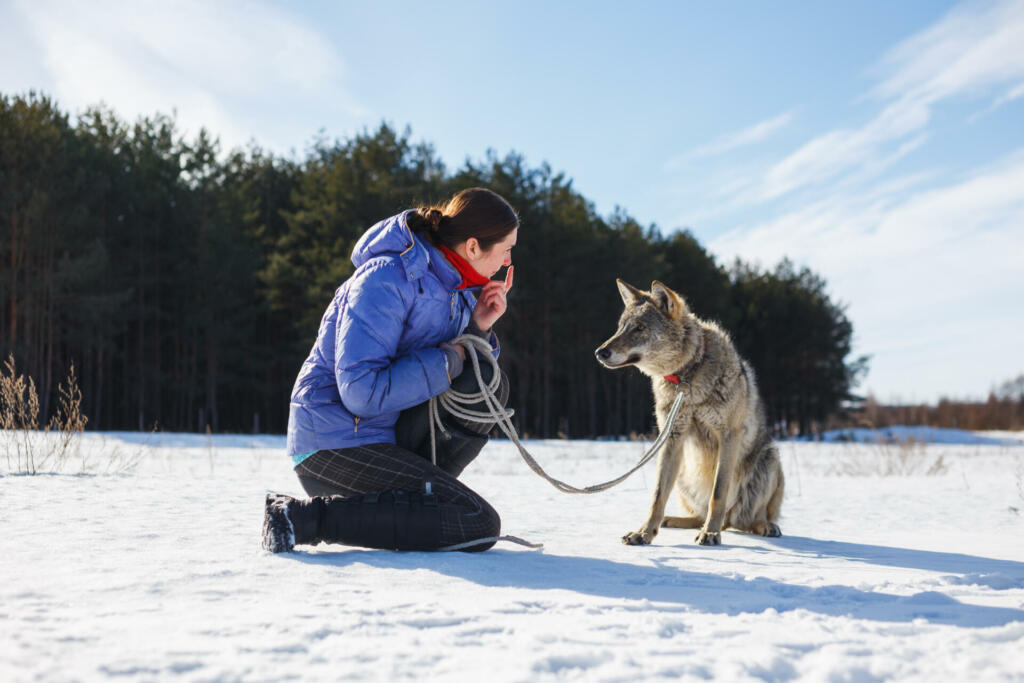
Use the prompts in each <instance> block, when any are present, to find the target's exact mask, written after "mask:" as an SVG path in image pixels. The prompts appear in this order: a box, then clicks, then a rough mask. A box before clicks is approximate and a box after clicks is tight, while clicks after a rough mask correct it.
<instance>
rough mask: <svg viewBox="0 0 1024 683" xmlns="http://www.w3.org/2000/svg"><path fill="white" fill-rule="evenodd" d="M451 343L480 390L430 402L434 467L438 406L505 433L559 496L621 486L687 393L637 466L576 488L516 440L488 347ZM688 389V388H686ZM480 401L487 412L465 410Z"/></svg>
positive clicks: (653, 450)
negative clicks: (487, 375) (483, 365)
mask: <svg viewBox="0 0 1024 683" xmlns="http://www.w3.org/2000/svg"><path fill="white" fill-rule="evenodd" d="M450 343H452V344H462V345H463V346H464V347H465V348H466V349H467V353H466V355H467V356H468V357H469V358H470V360H471V361H472V363H473V372H474V373H476V381H477V385H478V386H479V387H480V392H479V393H471V394H467V393H463V392H459V391H455V390H453V389H449V390H448V391H446V392H445V393H443V394H441V395H440V396H435V397H434V398H431V399H430V455H431V459H432V460H433V462H434V464H435V465H436V464H437V446H436V441H435V436H434V428H435V425H436V427H437V429H440V430H441V432H442V433H444V434H446V435H447V434H448V431H447V430H446V429H445V426H444V423H443V422H442V421H441V415H440V410H439V408H438V405H439V404H440V406H441V407H443V408H444V409H445V410H446V411H448V412H449V413H451V414H452V415H453V416H455V417H457V418H461V419H463V420H472V421H474V422H479V423H481V424H497V425H498V427H499V428H500V429H501V431H502V432H504V433H505V436H507V437H508V438H509V440H510V441H512V443H514V444H515V445H516V448H517V449H518V450H519V455H521V456H522V458H523V460H524V461H525V462H526V464H527V465H529V466H530V469H532V470H533V471H534V472H536V473H537V474H538V475H539V476H540V477H542V478H543V479H544V480H546V481H547V482H548V483H550V484H551V485H552V486H554V487H555V488H556V489H558V490H559V491H561V492H562V493H599V492H601V491H607V490H608V489H610V488H612V487H613V486H616V485H618V484H621V483H622V482H624V481H625V480H626V479H627V478H628V477H629V475H631V474H633V473H634V472H636V471H637V470H638V469H640V468H641V467H643V466H644V465H646V464H647V463H648V462H649V461H650V460H651V458H653V457H654V456H655V455H656V454H657V452H658V449H660V448H661V446H662V445H663V444H664V443H665V440H666V439H668V435H669V432H670V429H669V427H670V426H671V425H672V423H673V422H674V421H675V419H676V415H677V414H678V413H679V407H680V406H681V405H682V403H683V399H684V398H686V395H687V393H688V391H687V392H684V391H682V390H681V387H682V386H683V385H680V389H677V393H676V398H675V401H674V402H673V403H672V409H671V410H670V411H669V414H668V420H666V422H665V429H664V430H662V432H661V434H659V435H658V438H657V439H655V440H654V443H653V444H651V447H650V448H648V449H647V451H646V452H645V453H644V454H643V455H642V456H641V457H640V460H639V461H638V462H637V464H636V465H634V466H633V467H632V468H631V469H630V470H629V471H627V472H626V473H625V474H623V475H622V476H619V477H616V478H615V479H610V480H609V481H606V482H602V483H600V484H593V485H591V486H585V487H583V488H578V487H576V486H572V485H571V484H567V483H565V482H564V481H561V480H559V479H555V478H554V477H552V476H551V475H549V474H548V473H547V472H545V471H544V468H542V467H541V466H540V465H539V464H538V463H537V461H536V460H535V459H534V458H533V456H532V455H530V452H529V451H527V450H526V447H525V446H523V444H522V442H521V441H520V440H519V435H518V434H516V429H515V427H514V426H513V425H512V420H511V417H512V415H513V414H514V411H513V410H511V409H508V408H505V407H504V406H503V405H501V401H499V400H498V397H497V393H496V392H497V389H498V386H499V385H500V384H501V371H500V370H499V369H498V361H497V360H496V359H495V358H494V356H492V355H491V345H490V344H489V343H488V342H486V341H484V340H483V339H481V338H480V337H478V336H476V335H474V334H464V335H462V336H461V337H458V338H456V339H453V340H452V341H451V342H450ZM474 348H475V349H476V350H478V351H479V352H480V353H473V352H472V351H473V349H474ZM480 356H483V357H484V358H486V359H487V360H488V361H490V363H491V366H492V368H493V370H494V371H493V372H492V373H491V381H490V382H488V383H486V384H485V383H484V380H483V374H482V373H481V372H480ZM687 388H689V387H688V386H687ZM481 399H482V400H483V402H484V404H485V405H486V406H487V410H486V411H479V410H468V409H466V408H465V407H464V406H466V405H472V404H474V403H479V402H480V401H481Z"/></svg>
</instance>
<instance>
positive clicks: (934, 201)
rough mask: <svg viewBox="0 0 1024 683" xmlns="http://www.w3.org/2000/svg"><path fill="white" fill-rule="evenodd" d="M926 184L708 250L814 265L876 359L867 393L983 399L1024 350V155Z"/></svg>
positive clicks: (748, 231) (803, 216)
mask: <svg viewBox="0 0 1024 683" xmlns="http://www.w3.org/2000/svg"><path fill="white" fill-rule="evenodd" d="M930 179H931V178H930V177H929V176H928V175H927V174H923V175H919V176H914V177H907V178H899V179H896V180H894V181H891V182H889V183H886V184H884V185H880V186H877V187H875V188H873V189H872V190H871V191H866V192H864V193H862V194H857V195H854V194H847V193H844V192H838V193H835V194H830V195H829V196H828V197H827V198H824V199H821V200H819V201H817V202H815V203H812V204H808V205H804V206H802V207H800V208H798V209H796V210H793V211H791V212H788V213H785V214H783V215H780V216H777V217H775V218H773V219H772V220H770V221H766V222H764V223H761V224H758V225H754V226H750V227H744V228H741V229H737V230H734V231H732V232H729V233H727V234H725V235H723V236H721V237H720V238H718V239H716V240H713V241H712V242H711V244H710V247H711V250H712V251H713V252H714V253H715V254H716V255H718V256H719V257H724V258H725V259H726V260H729V259H731V258H732V257H733V256H741V257H742V258H744V259H746V260H750V261H758V262H761V263H763V264H773V263H775V262H776V261H778V260H779V259H781V258H782V257H783V256H789V257H790V258H791V259H793V260H795V261H796V262H798V263H807V264H813V268H814V269H815V271H817V272H819V273H822V274H823V275H824V276H825V277H826V279H827V280H828V282H829V285H830V288H831V290H832V292H833V294H834V296H835V297H836V298H837V299H838V300H840V301H845V302H848V303H849V305H850V308H849V315H850V317H851V318H852V319H853V320H854V321H855V323H856V330H857V337H858V338H857V346H858V348H859V349H861V350H864V351H867V352H870V353H874V354H875V360H874V361H873V363H872V366H873V367H872V373H871V379H870V381H869V383H868V386H869V387H870V386H874V387H884V388H885V389H886V390H888V391H890V393H891V392H892V390H893V389H892V388H893V387H904V388H905V389H904V390H903V391H905V392H910V391H911V389H914V390H916V391H917V392H918V393H917V396H919V397H921V398H923V399H929V400H931V399H934V398H935V397H936V396H938V395H940V394H941V393H943V392H945V393H946V394H949V393H953V394H956V395H961V394H963V393H965V392H967V391H969V390H968V389H967V388H968V387H973V388H974V390H975V391H977V392H981V391H984V390H985V389H986V388H987V385H988V384H989V383H991V382H994V381H997V380H999V379H1001V378H1005V377H1008V376H1010V375H1011V374H1013V373H1015V372H1017V371H1019V368H1017V367H1005V368H1004V367H1001V366H1000V365H999V364H1001V363H1005V362H1006V360H1007V358H1010V357H1016V356H1017V352H1013V353H1012V355H1011V354H1009V353H1007V351H1008V349H1009V348H1010V347H1011V346H1013V345H1018V346H1019V344H1020V343H1021V342H1024V336H1022V334H1024V333H1022V332H1021V331H1020V320H1021V319H1022V318H1024V268H1022V261H1021V254H1024V230H1022V229H1021V226H1022V225H1024V193H1022V192H1021V188H1022V187H1024V149H1022V150H1018V151H1017V152H1016V153H1014V154H1013V155H1011V156H1010V157H1008V158H1007V159H1005V160H1003V161H1001V162H1000V163H998V164H995V165H993V166H991V167H988V168H985V169H982V170H980V171H977V172H975V173H974V174H972V175H971V176H969V177H966V178H962V179H961V180H960V181H959V182H955V183H951V184H947V185H945V186H941V187H934V186H932V187H922V183H923V182H924V181H928V180H930ZM1012 330H1015V331H1012ZM1008 334H1009V335H1010V336H1007V335H1008ZM1011 342H1012V344H1011ZM947 357H948V358H947ZM943 359H945V360H943ZM929 360H930V361H933V362H930V364H929V362H926V361H929ZM953 361H955V365H952V366H950V365H949V363H950V362H953ZM936 367H941V368H942V374H941V376H938V375H935V374H934V371H935V368H936ZM904 397H906V394H904Z"/></svg>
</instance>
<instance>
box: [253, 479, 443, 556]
mask: <svg viewBox="0 0 1024 683" xmlns="http://www.w3.org/2000/svg"><path fill="white" fill-rule="evenodd" d="M320 542H324V543H340V544H342V545H354V546H361V547H364V548H380V549H383V550H437V549H438V548H439V547H441V508H440V506H439V504H438V500H437V496H435V495H433V494H428V493H422V494H421V493H406V492H404V491H390V492H387V493H365V494H363V495H358V496H314V497H313V498H309V499H306V500H299V499H295V498H291V497H290V496H285V495H281V494H270V495H268V496H267V503H266V513H265V517H264V520H263V547H264V548H265V549H266V550H269V551H271V552H274V553H279V552H289V551H291V550H292V549H293V548H294V547H295V546H296V545H316V544H317V543H320Z"/></svg>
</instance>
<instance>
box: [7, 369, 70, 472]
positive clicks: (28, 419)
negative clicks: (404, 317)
mask: <svg viewBox="0 0 1024 683" xmlns="http://www.w3.org/2000/svg"><path fill="white" fill-rule="evenodd" d="M88 421H89V418H87V417H86V416H85V415H84V414H82V391H81V389H80V388H79V386H78V377H77V376H76V374H75V366H74V364H72V365H71V369H70V371H69V372H68V377H67V379H66V380H65V381H64V382H62V383H61V384H60V386H59V387H58V402H57V410H56V414H55V415H54V416H53V417H52V418H51V419H50V420H49V422H47V423H46V424H45V425H42V426H41V425H40V424H39V393H38V392H37V391H36V384H35V381H34V380H33V379H32V378H31V377H25V376H24V375H19V374H18V371H17V368H16V367H15V364H14V356H13V355H8V356H7V360H6V361H5V362H4V366H3V370H2V371H0V429H2V430H3V435H2V441H3V449H4V455H5V457H6V460H7V471H9V472H15V473H19V474H37V473H39V472H43V471H52V472H59V471H60V470H61V469H63V467H64V466H65V465H66V464H67V461H68V458H69V457H70V456H72V455H77V453H78V445H79V444H78V438H77V437H78V436H79V435H81V433H82V432H83V431H84V430H85V425H86V423H87V422H88Z"/></svg>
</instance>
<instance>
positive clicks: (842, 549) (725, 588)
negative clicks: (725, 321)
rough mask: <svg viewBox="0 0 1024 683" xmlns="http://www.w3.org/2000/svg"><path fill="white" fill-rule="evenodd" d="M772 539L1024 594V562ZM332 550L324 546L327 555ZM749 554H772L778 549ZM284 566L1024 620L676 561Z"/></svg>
mask: <svg viewBox="0 0 1024 683" xmlns="http://www.w3.org/2000/svg"><path fill="white" fill-rule="evenodd" d="M764 540H765V541H766V542H767V543H770V544H772V545H775V546H778V547H780V548H785V549H786V550H789V551H792V552H797V553H801V554H808V555H815V556H818V557H839V558H845V559H849V560H853V561H857V562H867V563H871V564H877V565H882V566H888V567H905V568H910V569H918V570H927V571H936V572H946V573H952V574H960V575H961V577H951V578H952V579H954V580H953V581H951V583H961V584H967V583H977V584H980V585H988V586H991V587H995V588H1024V563H1021V562H1011V561H1007V560H996V559H989V558H984V557H975V556H971V555H961V554H957V553H942V552H932V551H925V550H907V549H902V548H892V547H886V546H875V545H865V544H859V543H843V542H836V541H820V540H817V539H812V538H804V537H782V538H778V539H770V540H769V539H764ZM327 547H328V546H321V548H322V549H326V548H327ZM748 550H753V551H755V552H772V550H771V549H770V548H748ZM641 552H642V551H641ZM282 557H285V558H288V559H292V560H295V561H298V562H303V563H309V564H326V565H333V566H337V567H345V566H349V565H355V564H363V565H369V566H371V567H378V568H381V569H397V570H414V569H415V570H422V569H433V570H434V571H437V572H438V573H440V574H445V575H447V576H452V577H457V578H460V579H464V580H466V581H472V582H473V583H476V584H479V585H481V586H489V587H494V588H517V589H526V590H564V591H571V592H576V593H584V594H587V595H595V596H599V597H604V598H612V599H621V600H648V601H652V602H661V603H670V604H678V605H686V606H688V607H690V608H693V609H696V610H700V611H702V612H709V613H719V614H728V615H737V614H742V613H760V612H764V611H765V610H768V609H774V610H776V611H778V612H787V611H791V610H796V609H804V610H807V611H809V612H815V613H818V614H824V615H828V616H850V617H854V618H859V619H871V620H875V621H885V622H911V621H913V620H915V619H925V620H927V621H929V622H931V623H936V624H947V625H952V626H961V627H982V626H1002V625H1005V624H1008V623H1010V622H1014V621H1024V610H1019V609H1013V608H1006V607H985V606H979V605H971V604H966V603H962V602H959V601H957V600H956V599H954V598H951V597H949V596H947V595H945V594H943V593H940V592H937V591H925V592H921V593H916V594H914V595H909V596H901V595H894V594H890V593H879V592H873V591H864V590H859V589H857V588H852V587H850V586H843V585H832V586H819V587H810V586H799V585H793V584H788V583H784V582H781V581H777V580H775V579H769V578H764V577H756V578H750V579H747V578H744V577H738V576H721V575H717V574H708V573H701V572H692V571H687V570H685V569H679V568H677V567H675V566H671V565H670V564H669V563H670V562H673V560H668V561H664V560H662V561H660V562H659V563H658V566H655V567H645V566H638V565H635V564H631V563H628V562H616V561H614V560H606V559H601V558H591V557H574V556H564V555H552V554H547V553H535V552H522V551H510V550H503V549H497V550H490V551H488V552H486V553H481V554H464V553H443V554H435V553H418V552H409V553H397V552H390V551H370V550H357V549H351V550H340V551H334V550H333V549H332V550H326V551H324V550H318V551H316V552H305V551H301V552H297V553H292V554H288V555H284V556H282ZM678 559H679V560H685V558H678ZM993 576H996V577H1002V578H1003V579H1005V582H1007V583H1006V585H998V583H992V582H990V581H987V580H986V579H985V577H993ZM958 578H959V579H961V580H957V579H958ZM524 597H525V596H524Z"/></svg>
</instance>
